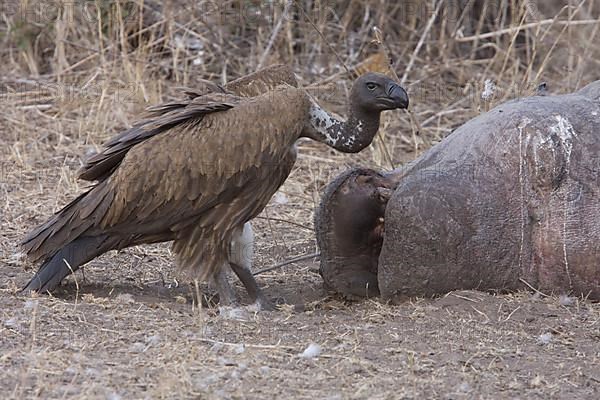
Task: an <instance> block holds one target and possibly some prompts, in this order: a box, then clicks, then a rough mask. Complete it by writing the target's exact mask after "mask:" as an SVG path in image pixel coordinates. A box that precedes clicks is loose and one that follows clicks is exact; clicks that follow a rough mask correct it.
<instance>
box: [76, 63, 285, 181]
mask: <svg viewBox="0 0 600 400" xmlns="http://www.w3.org/2000/svg"><path fill="white" fill-rule="evenodd" d="M282 84H288V85H290V86H297V82H296V78H295V76H294V73H293V72H292V71H291V70H290V69H289V68H288V67H287V66H285V65H273V66H270V67H267V68H265V69H262V70H259V71H257V72H255V73H252V74H249V75H246V76H243V77H241V78H239V79H236V80H234V81H232V82H231V83H229V84H228V85H226V86H225V88H222V87H221V86H219V85H216V84H212V83H211V82H204V85H203V86H204V87H203V88H201V89H189V88H182V92H183V94H185V95H186V96H187V97H188V98H187V99H183V100H179V101H174V102H169V103H165V104H160V105H157V106H153V107H149V108H148V109H147V110H146V115H145V117H144V119H142V120H141V121H138V122H136V123H135V124H134V125H133V127H131V128H130V129H128V130H127V131H125V132H123V133H121V134H119V135H117V136H115V137H113V138H112V139H110V140H109V141H108V142H106V143H105V144H104V149H103V150H102V151H101V152H100V153H98V154H96V155H94V156H92V157H90V158H89V159H88V160H87V161H86V162H85V164H84V165H83V167H82V168H81V169H80V171H79V175H78V176H79V178H80V179H83V180H87V181H95V180H100V181H102V180H104V179H106V178H107V177H108V176H110V174H111V173H112V172H113V171H114V169H115V168H116V167H117V166H118V165H119V163H120V162H121V161H122V160H123V157H125V154H126V153H127V152H128V151H129V150H130V149H131V148H132V147H133V146H135V145H137V144H139V143H141V142H143V141H144V140H147V139H149V138H151V137H153V136H155V135H157V134H159V133H161V132H164V131H165V130H168V129H170V128H171V127H173V126H174V125H176V124H178V123H179V122H181V121H182V120H186V119H189V118H191V117H193V116H194V115H195V116H197V117H200V116H202V115H204V114H206V113H208V112H211V111H210V110H207V109H201V108H200V109H198V107H197V104H196V105H195V104H194V102H197V101H198V100H196V99H197V98H202V100H201V103H202V104H203V105H204V106H205V107H206V106H207V104H208V101H207V100H206V99H204V97H206V96H210V95H213V97H214V95H219V94H225V93H231V94H235V95H238V96H243V97H254V96H258V95H260V94H263V93H266V92H267V91H269V90H272V89H274V88H275V87H277V86H279V85H282ZM209 101H211V104H212V106H213V107H217V108H219V109H215V110H213V111H222V110H225V109H227V107H228V105H227V104H225V103H222V104H218V103H217V102H216V101H215V100H214V99H213V100H209ZM190 114H192V115H190Z"/></svg>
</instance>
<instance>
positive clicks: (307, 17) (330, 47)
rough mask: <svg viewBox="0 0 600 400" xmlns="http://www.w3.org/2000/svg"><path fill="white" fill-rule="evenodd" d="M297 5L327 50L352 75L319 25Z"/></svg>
mask: <svg viewBox="0 0 600 400" xmlns="http://www.w3.org/2000/svg"><path fill="white" fill-rule="evenodd" d="M296 5H297V6H298V8H299V9H300V11H302V15H303V16H304V18H305V19H306V21H307V22H308V23H309V24H310V25H311V26H312V27H313V28H314V30H315V31H317V33H318V34H319V36H321V39H323V42H325V45H326V46H327V48H328V49H329V50H330V51H331V52H332V53H333V55H334V56H335V58H337V60H338V62H339V63H340V64H341V65H342V67H344V69H345V70H346V73H347V74H348V75H352V73H351V72H350V69H349V68H348V67H347V66H346V63H345V62H344V60H342V57H340V55H339V54H338V52H337V51H335V49H334V48H333V47H332V46H331V45H330V44H329V42H328V41H327V38H326V37H325V35H323V32H321V31H320V30H319V28H318V27H317V25H315V23H314V22H313V21H312V20H311V19H310V18H309V16H308V15H306V11H304V8H303V7H302V5H300V3H296Z"/></svg>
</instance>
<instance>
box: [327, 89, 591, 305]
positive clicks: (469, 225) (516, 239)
mask: <svg viewBox="0 0 600 400" xmlns="http://www.w3.org/2000/svg"><path fill="white" fill-rule="evenodd" d="M393 174H394V176H395V179H396V180H398V181H399V184H398V187H397V188H396V190H395V192H394V194H393V195H392V197H391V199H390V201H389V202H388V204H387V207H386V210H385V233H384V239H383V245H382V249H381V253H380V255H379V263H378V283H379V285H378V286H379V290H380V292H381V295H382V297H383V298H385V299H398V300H400V299H404V298H406V297H410V296H430V295H435V294H443V293H446V292H448V291H451V290H455V289H480V290H486V289H491V290H499V291H504V290H515V289H519V288H524V287H526V284H525V283H524V282H527V284H529V285H531V286H532V287H535V288H538V289H539V290H541V291H543V292H545V293H556V294H562V293H569V294H572V295H578V296H579V295H581V296H589V298H591V299H596V300H600V180H599V179H600V81H597V82H594V83H592V84H590V85H588V86H587V87H585V88H583V89H581V90H580V91H578V92H576V93H573V94H568V95H560V96H535V97H530V98H526V99H520V100H515V101H511V102H508V103H505V104H502V105H500V106H498V107H496V108H494V109H492V110H491V111H490V112H488V113H485V114H482V115H481V116H479V117H477V118H475V119H473V120H471V121H469V122H467V123H466V124H464V125H463V126H461V127H460V128H458V129H457V130H456V131H455V132H453V133H452V134H451V135H450V136H448V137H447V138H446V139H444V140H443V141H442V142H441V143H439V144H438V145H436V146H434V147H433V148H432V149H430V150H429V151H428V152H426V153H425V154H423V155H422V156H421V157H420V158H419V159H417V160H416V161H415V162H413V163H411V164H410V165H408V166H406V167H405V168H403V169H401V170H397V171H394V173H393ZM324 207H327V205H324ZM322 268H323V267H322Z"/></svg>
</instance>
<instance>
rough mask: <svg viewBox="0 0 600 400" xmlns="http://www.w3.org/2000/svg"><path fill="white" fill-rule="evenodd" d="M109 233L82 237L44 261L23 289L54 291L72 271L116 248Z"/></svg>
mask: <svg viewBox="0 0 600 400" xmlns="http://www.w3.org/2000/svg"><path fill="white" fill-rule="evenodd" d="M113 242H114V241H113V240H110V238H109V237H108V235H101V236H87V237H85V236H84V237H80V238H77V239H75V240H74V241H72V242H71V243H69V244H67V245H66V246H64V247H63V248H61V249H60V250H59V251H57V252H56V253H55V254H54V255H53V256H52V257H50V258H49V259H47V260H46V261H44V263H43V264H42V266H41V267H40V269H39V270H38V272H37V273H36V274H35V275H34V277H33V278H31V280H30V281H29V282H28V283H27V285H25V287H24V288H23V291H37V292H46V291H52V290H53V289H54V288H55V287H56V286H58V284H60V282H61V281H62V280H63V279H64V278H65V277H66V276H67V275H69V274H70V273H72V272H75V271H77V270H78V269H79V267H80V266H82V265H83V264H85V263H87V262H88V261H90V260H92V259H93V258H95V257H97V256H99V255H100V254H102V253H105V252H106V251H108V250H111V249H112V248H114V245H115V243H113Z"/></svg>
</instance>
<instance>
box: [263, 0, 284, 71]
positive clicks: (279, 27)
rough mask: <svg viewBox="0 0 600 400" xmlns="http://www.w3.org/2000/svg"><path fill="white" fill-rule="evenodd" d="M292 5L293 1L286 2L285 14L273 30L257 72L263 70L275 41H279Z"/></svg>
mask: <svg viewBox="0 0 600 400" xmlns="http://www.w3.org/2000/svg"><path fill="white" fill-rule="evenodd" d="M292 3H293V1H291V0H290V1H286V2H285V6H284V8H283V13H282V14H281V16H280V17H279V20H278V21H277V24H276V25H275V28H273V32H272V33H271V38H270V39H269V43H268V44H267V47H266V48H265V51H263V53H262V56H260V60H259V61H258V66H257V67H256V69H257V70H258V69H261V68H262V66H263V64H264V62H265V60H266V58H267V56H268V55H269V52H270V51H271V47H273V44H274V43H275V39H277V35H279V31H280V30H281V25H282V22H283V19H284V18H285V16H286V15H288V12H289V10H290V6H291V5H292Z"/></svg>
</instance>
